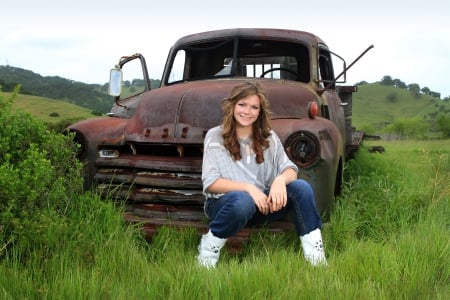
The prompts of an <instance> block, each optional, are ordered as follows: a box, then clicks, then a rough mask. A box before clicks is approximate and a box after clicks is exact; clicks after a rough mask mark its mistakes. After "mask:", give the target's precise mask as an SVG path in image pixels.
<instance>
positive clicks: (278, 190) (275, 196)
mask: <svg viewBox="0 0 450 300" xmlns="http://www.w3.org/2000/svg"><path fill="white" fill-rule="evenodd" d="M267 204H268V205H269V209H270V212H271V213H273V212H275V211H279V210H280V209H282V208H283V207H285V206H286V204H287V191H286V180H285V179H284V177H283V176H278V177H276V178H275V180H274V181H273V182H272V185H271V186H270V191H269V196H268V197H267Z"/></svg>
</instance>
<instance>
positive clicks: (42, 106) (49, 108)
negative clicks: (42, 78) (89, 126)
mask: <svg viewBox="0 0 450 300" xmlns="http://www.w3.org/2000/svg"><path fill="white" fill-rule="evenodd" d="M3 94H4V96H5V98H9V97H10V96H11V94H12V93H6V92H3ZM13 108H14V109H20V110H22V111H24V112H27V113H29V114H31V115H33V116H34V117H36V118H37V119H40V120H42V121H44V122H46V123H58V122H61V121H63V120H84V119H88V118H92V117H94V115H92V111H91V110H89V109H87V108H83V107H81V106H78V105H75V104H71V103H68V102H65V101H61V100H54V99H49V98H44V97H38V96H30V95H22V94H17V96H16V98H15V99H14V104H13ZM52 113H53V115H54V113H56V114H57V116H51V114H52Z"/></svg>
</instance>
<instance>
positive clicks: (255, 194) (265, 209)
mask: <svg viewBox="0 0 450 300" xmlns="http://www.w3.org/2000/svg"><path fill="white" fill-rule="evenodd" d="M246 191H247V193H249V194H250V196H251V197H252V198H253V201H254V202H255V205H256V207H258V210H259V211H260V212H261V213H262V214H263V215H267V214H268V213H269V211H270V205H269V203H268V202H267V198H268V197H267V195H266V194H264V193H263V192H261V191H260V190H259V189H258V188H257V187H256V186H254V185H253V184H249V185H248V187H247V189H246Z"/></svg>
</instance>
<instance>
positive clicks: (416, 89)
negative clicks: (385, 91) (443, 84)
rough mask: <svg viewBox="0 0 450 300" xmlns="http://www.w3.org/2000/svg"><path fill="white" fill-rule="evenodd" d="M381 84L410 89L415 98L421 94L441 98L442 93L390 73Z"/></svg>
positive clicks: (362, 82)
mask: <svg viewBox="0 0 450 300" xmlns="http://www.w3.org/2000/svg"><path fill="white" fill-rule="evenodd" d="M366 83H367V82H366V81H361V82H360V83H358V84H357V85H361V84H366ZM378 83H380V84H381V85H385V86H394V87H397V88H400V89H403V90H407V91H409V92H410V93H411V94H412V95H413V96H414V97H415V98H419V97H420V95H422V94H424V95H428V96H431V97H433V98H437V99H441V93H439V92H435V91H432V90H430V89H429V88H428V87H423V88H421V87H420V85H419V84H418V83H409V84H406V83H405V82H403V81H401V80H400V79H398V78H392V77H391V76H390V75H385V76H383V78H382V79H381V80H380V81H379V82H378ZM448 99H450V98H449V97H446V98H444V99H443V100H448Z"/></svg>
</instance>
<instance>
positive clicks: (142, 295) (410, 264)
mask: <svg viewBox="0 0 450 300" xmlns="http://www.w3.org/2000/svg"><path fill="white" fill-rule="evenodd" d="M448 142H449V141H448V140H447V141H436V142H435V141H432V142H415V141H406V142H384V141H377V144H381V145H383V146H384V147H385V149H386V152H385V154H378V153H377V154H370V153H369V152H368V151H367V147H368V146H370V145H371V144H372V143H367V145H366V146H365V147H363V148H362V149H361V150H360V151H359V152H358V154H357V157H356V159H354V160H352V161H350V162H349V164H348V165H347V169H346V182H347V185H346V187H345V189H344V193H343V195H342V197H341V198H340V199H339V202H338V203H337V205H336V206H335V209H334V211H333V212H332V215H331V219H330V221H329V222H328V223H326V224H325V226H324V229H323V237H324V243H325V249H326V252H327V256H328V267H326V268H322V267H319V268H314V267H311V266H309V265H308V263H307V262H306V261H305V260H304V259H303V256H302V253H301V247H300V245H299V241H298V237H296V236H295V234H294V233H293V232H288V233H285V234H280V235H271V234H268V233H264V232H262V233H261V234H260V235H256V236H253V237H252V238H251V239H250V240H249V241H248V243H247V244H245V246H244V247H243V248H242V249H241V250H240V251H238V252H232V251H229V249H228V248H227V249H225V251H223V254H222V256H221V259H220V261H219V264H218V267H217V269H215V270H207V269H204V268H201V267H199V266H198V265H197V262H196V259H195V256H196V255H197V249H196V247H197V244H198V242H199V235H198V234H197V232H196V231H194V230H193V229H191V228H186V229H184V230H181V231H178V230H175V229H172V228H167V227H165V228H162V229H161V230H160V231H159V233H158V234H157V235H156V236H155V237H154V239H153V241H152V243H146V242H145V240H144V239H143V237H142V235H141V234H140V231H139V230H138V229H137V228H135V227H128V226H126V225H125V224H124V223H123V220H122V218H121V216H120V214H119V213H118V211H117V209H116V208H114V207H113V206H112V205H111V204H110V203H104V202H102V201H100V200H99V198H98V197H97V196H96V195H91V194H84V195H80V196H79V197H78V199H74V200H76V201H77V202H76V203H77V205H76V209H75V210H74V211H72V212H71V219H70V220H71V221H70V222H69V223H68V225H67V226H64V227H55V228H53V229H52V231H51V232H49V233H48V235H49V237H50V238H49V241H48V244H47V245H46V247H44V248H45V249H36V250H35V253H34V254H31V255H30V256H29V257H26V258H23V257H21V256H19V255H15V254H14V253H8V255H6V256H4V259H3V260H2V261H1V262H0V274H1V276H0V299H297V298H300V299H446V298H447V297H448V295H449V293H450V239H449V233H450V211H449V200H450V184H449V182H450V162H449V159H448V156H449V153H450V150H449V149H450V147H448V146H446V144H448ZM49 230H50V229H49ZM2 252H3V249H1V250H0V253H2ZM3 254H4V253H3Z"/></svg>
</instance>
